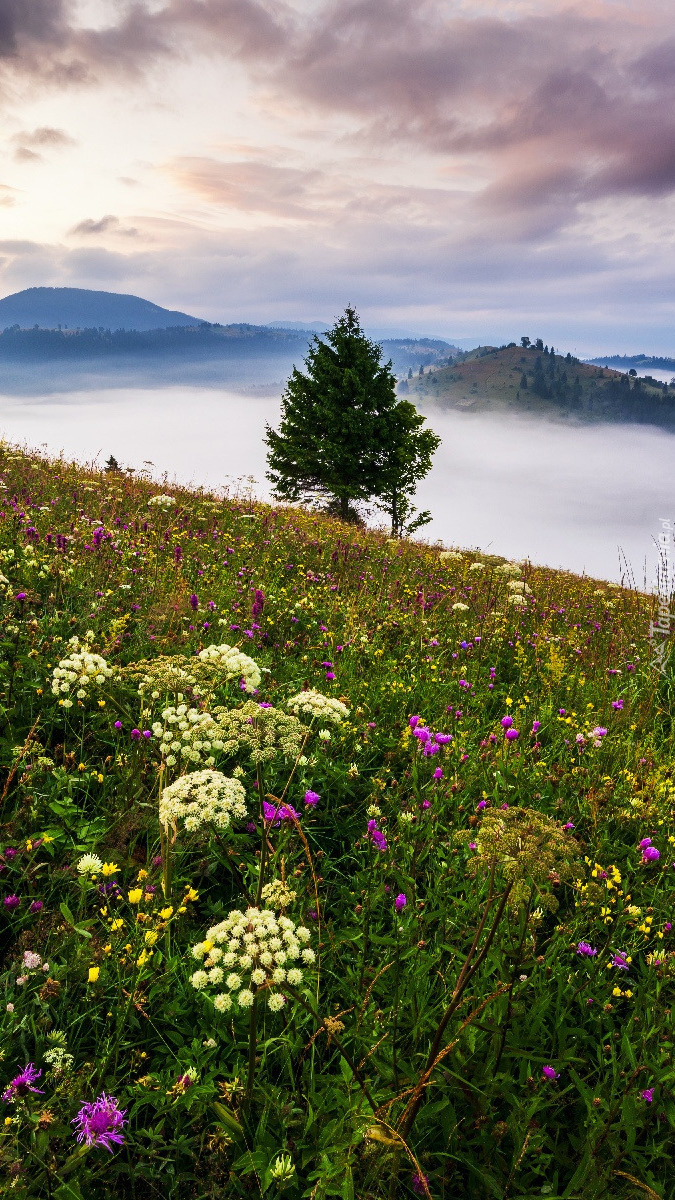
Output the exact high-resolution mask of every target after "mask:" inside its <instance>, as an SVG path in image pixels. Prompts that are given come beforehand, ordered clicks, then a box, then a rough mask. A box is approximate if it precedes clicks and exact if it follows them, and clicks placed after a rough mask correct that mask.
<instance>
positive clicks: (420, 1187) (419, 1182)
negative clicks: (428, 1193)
mask: <svg viewBox="0 0 675 1200" xmlns="http://www.w3.org/2000/svg"><path fill="white" fill-rule="evenodd" d="M428 1184H429V1176H428V1175H420V1174H419V1172H418V1171H415V1173H414V1175H413V1177H412V1189H413V1192H414V1193H415V1195H416V1196H424V1194H425V1189H427V1188H428Z"/></svg>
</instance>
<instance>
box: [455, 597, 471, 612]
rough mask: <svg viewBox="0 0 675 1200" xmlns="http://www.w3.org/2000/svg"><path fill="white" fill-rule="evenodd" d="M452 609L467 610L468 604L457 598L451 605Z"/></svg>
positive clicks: (457, 610) (456, 610)
mask: <svg viewBox="0 0 675 1200" xmlns="http://www.w3.org/2000/svg"><path fill="white" fill-rule="evenodd" d="M452 611H453V612H468V611H469V606H468V604H463V603H462V601H461V600H458V601H457V602H456V603H455V604H453V605H452Z"/></svg>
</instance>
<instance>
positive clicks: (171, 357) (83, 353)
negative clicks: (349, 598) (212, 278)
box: [0, 302, 457, 374]
mask: <svg viewBox="0 0 675 1200" xmlns="http://www.w3.org/2000/svg"><path fill="white" fill-rule="evenodd" d="M0 303H1V302H0ZM313 336H314V334H313V331H311V330H296V329H293V330H289V329H280V328H276V327H272V326H265V325H246V324H236V325H212V324H209V323H208V322H205V321H203V322H201V323H200V324H198V325H184V326H175V327H173V328H163V329H145V330H137V329H114V330H112V329H106V328H102V327H101V328H82V329H73V330H71V329H65V330H64V329H40V328H32V329H24V328H21V327H20V326H19V325H18V324H15V325H13V326H11V327H9V328H5V329H4V331H3V332H1V333H0V364H1V363H2V362H6V363H13V364H17V363H26V364H31V363H32V364H37V363H45V362H66V363H69V364H72V365H76V364H77V363H78V362H86V363H87V364H90V363H92V362H93V363H97V364H99V365H100V364H101V363H105V362H108V363H109V364H110V365H111V366H114V365H115V363H116V362H118V361H120V360H129V359H130V358H132V359H135V360H138V361H141V360H142V361H143V363H144V364H146V365H147V364H152V363H153V362H155V363H162V362H166V361H176V360H180V361H188V362H197V361H204V360H208V361H213V362H217V361H218V360H229V361H232V360H242V359H244V360H247V361H249V362H251V361H253V360H256V359H258V360H270V359H272V360H277V361H278V363H279V370H280V371H282V373H288V372H289V371H290V369H291V367H292V365H293V363H294V362H295V363H297V364H298V365H299V364H300V363H301V361H302V359H303V358H304V356H305V354H306V353H307V349H308V347H309V343H310V341H311V339H312V337H313ZM381 345H382V349H383V353H384V357H385V359H389V358H391V360H392V362H393V366H394V370H395V371H396V372H398V373H399V374H400V373H402V372H404V371H407V370H408V369H409V368H410V367H411V365H412V366H414V368H415V369H416V370H417V369H419V367H420V365H424V366H425V367H427V366H429V365H430V364H433V363H439V362H448V361H449V359H451V358H452V355H453V353H455V352H456V350H457V347H456V346H452V345H451V344H450V343H449V342H444V341H441V340H439V339H437V338H418V339H405V338H392V339H387V340H385V341H383V342H382V343H381Z"/></svg>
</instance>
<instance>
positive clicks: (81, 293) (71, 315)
mask: <svg viewBox="0 0 675 1200" xmlns="http://www.w3.org/2000/svg"><path fill="white" fill-rule="evenodd" d="M200 323H201V322H200V319H199V317H190V316H188V314H187V313H183V312H175V311H174V310H173V309H169V308H161V307H160V305H159V304H152V303H151V301H150V300H141V298H140V296H127V295H125V294H122V293H120V292H97V291H93V290H91V289H89V288H67V287H32V288H26V289H25V290H24V291H23V292H15V293H14V294H13V295H12V296H5V297H4V298H3V299H2V300H0V329H8V328H9V327H11V326H12V325H19V326H20V327H21V328H22V329H32V328H34V327H35V326H36V325H37V326H38V327H39V328H40V329H137V330H149V329H167V328H169V327H171V326H176V325H181V326H185V325H199V324H200Z"/></svg>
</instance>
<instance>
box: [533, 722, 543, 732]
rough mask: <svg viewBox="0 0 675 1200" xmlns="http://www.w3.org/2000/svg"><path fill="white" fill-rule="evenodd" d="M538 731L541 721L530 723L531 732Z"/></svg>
mask: <svg viewBox="0 0 675 1200" xmlns="http://www.w3.org/2000/svg"><path fill="white" fill-rule="evenodd" d="M538 729H541V721H533V722H532V732H533V733H536V732H537V730H538Z"/></svg>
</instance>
